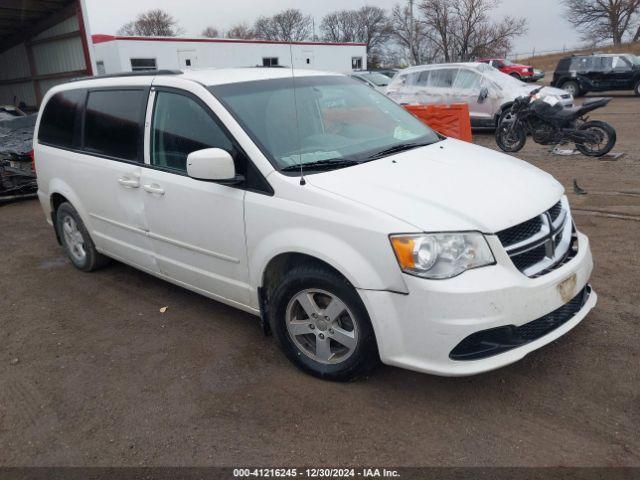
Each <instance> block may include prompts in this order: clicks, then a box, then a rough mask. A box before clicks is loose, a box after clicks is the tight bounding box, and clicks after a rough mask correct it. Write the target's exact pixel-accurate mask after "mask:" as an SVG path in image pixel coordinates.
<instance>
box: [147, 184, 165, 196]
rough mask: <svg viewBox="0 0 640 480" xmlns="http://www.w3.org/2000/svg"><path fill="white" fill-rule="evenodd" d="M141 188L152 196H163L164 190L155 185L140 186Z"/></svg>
mask: <svg viewBox="0 0 640 480" xmlns="http://www.w3.org/2000/svg"><path fill="white" fill-rule="evenodd" d="M142 188H143V189H144V191H145V192H147V193H153V194H154V195H164V188H162V187H161V186H160V185H157V184H155V183H153V184H149V185H142Z"/></svg>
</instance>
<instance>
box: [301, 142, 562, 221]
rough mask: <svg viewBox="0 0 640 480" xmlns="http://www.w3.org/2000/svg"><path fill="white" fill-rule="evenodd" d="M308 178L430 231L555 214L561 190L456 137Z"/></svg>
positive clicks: (529, 169) (529, 168)
mask: <svg viewBox="0 0 640 480" xmlns="http://www.w3.org/2000/svg"><path fill="white" fill-rule="evenodd" d="M306 180H307V183H309V184H310V185H313V186H315V187H318V188H321V189H323V190H326V191H328V192H331V193H333V194H336V195H339V196H342V197H344V198H347V199H349V200H352V201H355V202H358V203H361V204H364V205H367V206H369V207H371V208H375V209H377V210H379V211H381V212H384V213H386V214H388V215H391V216H393V217H395V218H397V219H400V220H402V221H404V222H406V223H408V224H411V225H412V226H413V227H415V228H416V229H418V230H421V231H425V232H441V231H456V230H457V231H460V230H479V231H482V232H484V233H496V232H498V231H500V230H504V229H505V228H508V227H511V226H513V225H517V224H518V223H521V222H524V221H526V220H529V219H530V218H533V217H535V216H536V215H539V214H540V213H542V212H544V211H545V210H547V209H549V208H551V207H552V206H553V205H554V204H555V203H556V202H557V201H558V200H559V199H560V197H561V196H562V194H563V192H564V189H563V187H562V185H560V183H558V182H557V181H556V180H555V179H554V178H553V177H552V176H551V175H549V174H548V173H545V172H543V171H542V170H540V169H538V168H536V167H534V166H533V165H531V164H529V163H526V162H524V161H522V160H517V159H515V158H513V157H510V156H508V155H505V154H502V153H498V152H495V151H493V150H489V149H487V148H483V147H479V146H476V145H473V144H470V143H466V142H462V141H459V140H453V139H447V140H443V141H441V142H438V143H435V144H433V145H429V146H426V147H421V148H417V149H414V150H409V151H407V152H403V153H399V154H396V155H391V156H389V157H385V158H383V159H380V160H375V161H372V162H369V163H365V164H362V165H356V166H353V167H349V168H344V169H339V170H333V171H330V172H325V173H319V174H315V175H308V176H307V177H306ZM390 233H391V232H390ZM398 233H401V232H398Z"/></svg>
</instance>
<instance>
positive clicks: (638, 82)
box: [551, 54, 640, 97]
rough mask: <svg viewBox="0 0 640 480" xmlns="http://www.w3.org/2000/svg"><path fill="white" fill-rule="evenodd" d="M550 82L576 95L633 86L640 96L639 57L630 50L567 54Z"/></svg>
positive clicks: (629, 88) (632, 88)
mask: <svg viewBox="0 0 640 480" xmlns="http://www.w3.org/2000/svg"><path fill="white" fill-rule="evenodd" d="M551 85H552V86H554V87H558V88H562V89H564V90H566V91H567V92H569V93H570V94H571V95H573V96H574V97H578V96H581V95H585V94H586V93H588V92H603V91H610V90H633V91H634V92H635V94H636V95H638V96H640V58H639V57H637V56H635V55H630V54H594V55H575V56H572V57H565V58H563V59H561V60H560V61H559V62H558V66H557V67H556V71H555V72H554V73H553V81H552V82H551Z"/></svg>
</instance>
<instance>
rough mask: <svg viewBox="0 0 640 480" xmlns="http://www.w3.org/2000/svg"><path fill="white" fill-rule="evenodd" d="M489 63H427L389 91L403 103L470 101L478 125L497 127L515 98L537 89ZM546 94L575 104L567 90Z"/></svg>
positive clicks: (407, 72) (395, 82) (402, 74)
mask: <svg viewBox="0 0 640 480" xmlns="http://www.w3.org/2000/svg"><path fill="white" fill-rule="evenodd" d="M535 89H536V87H535V86H533V85H528V84H526V83H524V82H521V81H520V80H517V79H515V78H513V77H511V76H509V75H505V74H504V73H501V72H499V71H498V70H496V69H495V68H493V67H491V66H489V65H487V64H485V63H449V64H441V65H423V66H418V67H412V68H408V69H406V70H402V71H401V72H399V73H398V74H397V75H396V76H395V77H394V79H393V80H392V82H391V83H390V84H389V87H387V91H386V94H387V95H388V96H389V97H390V98H392V99H393V100H395V101H396V102H398V103H401V104H414V103H417V104H445V105H448V104H452V103H467V104H468V105H469V113H470V115H471V126H472V127H474V128H495V127H496V126H497V125H498V122H499V121H500V118H501V115H503V114H504V113H505V112H507V111H508V109H509V108H510V107H511V105H512V104H513V101H514V100H515V99H516V98H518V97H522V96H524V95H527V94H529V93H530V92H531V91H533V90H535ZM543 95H545V96H550V97H553V98H556V99H557V100H558V101H559V102H560V104H561V105H563V106H566V107H571V106H573V97H572V96H571V95H570V94H568V93H567V92H565V91H563V90H560V89H557V88H550V87H545V88H544V90H543Z"/></svg>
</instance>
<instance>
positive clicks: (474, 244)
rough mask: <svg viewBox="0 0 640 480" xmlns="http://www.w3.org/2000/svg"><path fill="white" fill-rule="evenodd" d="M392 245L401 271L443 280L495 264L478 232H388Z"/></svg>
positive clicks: (484, 240)
mask: <svg viewBox="0 0 640 480" xmlns="http://www.w3.org/2000/svg"><path fill="white" fill-rule="evenodd" d="M390 238H391V245H392V247H393V250H394V252H395V254H396V258H397V259H398V263H399V264H400V268H401V269H402V271H403V272H405V273H408V274H411V275H416V276H418V277H423V278H431V279H444V278H451V277H455V276H457V275H460V274H461V273H462V272H465V271H466V270H470V269H472V268H478V267H484V266H486V265H493V264H495V263H496V261H495V259H494V257H493V253H491V249H490V248H489V244H488V243H487V240H486V239H485V238H484V235H482V234H481V233H479V232H460V233H455V232H454V233H429V234H416V235H391V237H390Z"/></svg>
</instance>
